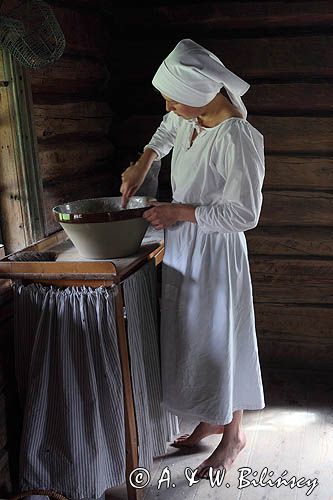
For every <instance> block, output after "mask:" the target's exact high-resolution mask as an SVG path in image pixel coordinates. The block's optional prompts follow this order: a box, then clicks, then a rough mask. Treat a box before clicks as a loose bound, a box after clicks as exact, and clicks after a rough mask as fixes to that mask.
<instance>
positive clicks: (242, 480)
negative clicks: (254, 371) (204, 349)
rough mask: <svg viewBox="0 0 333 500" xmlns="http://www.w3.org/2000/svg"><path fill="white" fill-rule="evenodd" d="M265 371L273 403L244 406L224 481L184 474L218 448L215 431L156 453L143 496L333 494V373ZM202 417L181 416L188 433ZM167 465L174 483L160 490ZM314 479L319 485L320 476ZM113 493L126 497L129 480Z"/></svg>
mask: <svg viewBox="0 0 333 500" xmlns="http://www.w3.org/2000/svg"><path fill="white" fill-rule="evenodd" d="M263 372H264V373H263V375H264V376H263V380H264V392H265V400H266V407H265V408H264V409H263V410H261V411H244V414H243V427H244V431H245V434H246V438H247V444H246V447H245V448H244V450H242V452H241V453H240V454H239V456H238V457H237V459H236V460H235V462H234V464H233V467H232V469H231V470H230V471H228V472H227V473H226V475H225V477H224V478H223V482H222V484H221V485H220V486H215V487H212V486H211V485H210V482H209V481H208V480H200V481H199V482H198V483H197V484H194V485H193V486H191V487H190V486H189V484H188V481H187V480H186V478H185V475H184V469H185V467H190V468H191V469H192V470H194V469H195V468H196V467H197V466H198V465H199V464H200V462H202V461H203V460H204V459H205V458H207V457H208V456H209V455H210V454H211V452H212V451H213V450H214V448H215V447H216V446H217V444H218V443H219V441H220V439H221V437H220V436H218V435H215V436H210V437H208V438H206V439H205V440H204V441H203V442H202V444H201V445H200V446H198V447H197V448H196V449H195V450H192V451H191V450H180V449H176V448H173V447H171V446H169V447H168V450H167V453H166V455H165V456H164V457H158V458H156V459H155V460H154V466H153V469H152V471H150V472H151V481H150V485H149V486H148V487H147V489H146V491H145V497H144V500H152V499H160V500H164V499H167V500H176V499H180V498H183V499H186V500H206V499H207V500H213V499H221V498H223V500H301V499H305V498H310V499H311V500H333V475H332V471H333V451H332V443H333V377H332V374H329V373H328V374H325V373H322V372H309V371H299V370H297V371H292V370H280V371H276V370H273V371H270V370H263ZM197 423H198V422H197V421H195V420H192V419H182V420H181V421H180V430H181V433H182V434H184V433H186V432H191V431H192V430H193V428H194V427H195V425H196V424H197ZM167 468H168V469H169V471H170V474H171V483H170V487H169V488H167V487H166V482H164V483H163V484H162V485H161V488H160V489H158V487H157V485H158V480H159V479H160V478H161V477H162V472H163V471H164V472H165V471H166V470H167ZM245 468H249V469H245ZM265 468H267V473H266V475H265V470H266V469H265ZM285 471H287V472H285ZM246 472H248V474H249V475H248V476H245V473H246ZM255 473H256V475H255ZM269 473H271V476H268V474H269ZM283 473H284V475H283ZM260 475H261V477H262V481H263V484H264V486H258V485H257V486H256V483H252V484H249V485H248V486H247V487H245V486H246V484H247V483H246V480H248V481H253V480H255V481H257V482H258V481H259V478H260ZM282 475H283V477H284V479H285V480H286V482H288V483H289V484H286V485H284V484H282V485H281V486H280V487H277V485H274V482H275V481H276V480H277V479H278V478H279V477H281V476H282ZM293 478H294V481H295V482H296V481H297V480H301V478H304V479H303V481H302V483H300V484H299V487H297V486H294V487H291V486H292V483H291V481H292V479H293ZM269 479H271V481H272V482H273V485H271V486H269V485H268V484H267V483H268V480H269ZM315 479H317V481H318V485H317V486H316V482H314V483H313V481H315ZM172 483H174V484H175V486H174V487H173V486H172ZM304 483H305V484H304ZM228 484H229V487H228V486H227V485H228ZM311 489H312V492H311V494H310V495H309V494H308V495H307V492H309V491H311ZM112 493H114V494H116V496H113V495H112V496H111V497H108V499H109V500H123V499H125V498H126V489H125V485H123V486H122V487H120V488H118V490H117V492H116V490H115V489H112Z"/></svg>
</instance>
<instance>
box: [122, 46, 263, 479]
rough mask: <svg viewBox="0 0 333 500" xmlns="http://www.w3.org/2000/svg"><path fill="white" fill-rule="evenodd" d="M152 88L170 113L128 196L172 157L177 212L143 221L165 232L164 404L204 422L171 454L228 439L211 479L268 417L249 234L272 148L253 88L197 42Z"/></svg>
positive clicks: (178, 54) (202, 471) (210, 461)
mask: <svg viewBox="0 0 333 500" xmlns="http://www.w3.org/2000/svg"><path fill="white" fill-rule="evenodd" d="M152 83H153V85H154V86H155V87H156V88H157V90H158V91H159V92H160V93H161V96H162V97H163V98H164V99H165V102H166V110H167V112H168V113H167V114H166V115H165V116H164V118H163V121H162V123H161V125H160V126H159V128H158V129H157V131H156V132H155V134H154V135H153V137H152V139H151V141H150V142H149V144H147V145H146V146H145V148H144V153H143V154H142V156H141V157H140V159H139V160H138V161H137V162H136V163H135V164H134V165H131V166H130V167H129V168H127V169H126V170H125V172H124V173H123V174H122V185H121V189H120V190H121V193H122V195H123V206H125V205H126V203H127V199H128V197H129V196H131V195H133V194H134V193H135V192H136V191H137V189H138V188H139V187H140V185H141V184H142V182H143V180H144V178H145V176H146V174H147V172H148V170H149V168H150V166H151V164H152V162H153V161H154V160H155V159H160V158H163V156H165V155H166V154H167V153H169V151H170V150H171V149H172V148H173V153H172V164H171V184H172V191H173V201H172V203H158V202H155V203H153V205H154V206H153V208H151V209H149V210H147V211H146V212H145V214H144V217H145V218H146V219H147V220H148V221H149V222H150V223H151V224H152V225H153V226H154V227H155V228H157V229H162V228H163V229H165V256H164V260H163V274H162V307H161V371H162V388H163V404H164V406H165V408H166V409H167V410H169V411H171V412H172V413H174V414H176V415H179V416H189V417H194V418H196V419H198V420H200V423H199V425H198V426H197V427H196V428H195V429H194V431H193V432H192V434H191V435H187V434H186V435H184V436H181V437H179V438H178V439H177V440H176V441H175V442H174V443H173V446H175V447H182V446H193V445H195V444H197V443H198V442H199V441H200V440H201V439H203V438H204V437H206V436H209V435H211V434H223V436H222V439H221V441H220V443H219V445H218V446H217V448H216V449H215V450H214V452H213V453H212V454H211V455H210V456H209V457H208V458H207V459H206V460H205V461H204V462H202V463H201V464H200V465H199V467H198V470H197V476H198V477H206V478H207V477H208V472H209V468H210V467H212V468H213V469H212V470H213V471H214V470H216V469H219V468H225V469H226V470H228V469H230V467H231V465H232V463H233V462H234V460H235V458H236V457H237V455H238V454H239V452H240V451H241V450H242V449H243V448H244V446H245V444H246V438H245V434H244V432H243V429H242V415H243V410H244V409H247V410H260V409H263V408H264V407H265V402H264V394H263V386H262V379H261V371H260V364H259V358H258V348H257V339H256V330H255V317H254V307H253V296H252V283H251V275H250V269H249V260H248V252H247V243H246V238H245V235H244V231H247V230H249V229H252V228H254V227H255V226H256V225H257V224H258V219H259V215H260V211H261V206H262V193H261V189H262V185H263V180H264V175H265V160H264V140H263V136H262V134H261V133H260V132H259V131H258V130H257V129H256V128H254V127H253V126H252V125H251V124H250V123H249V122H248V121H247V120H246V118H247V111H246V108H245V106H244V104H243V102H242V99H241V96H242V95H243V94H244V93H245V92H246V91H247V90H248V88H249V84H247V83H246V82H245V81H244V80H242V79H241V78H239V77H238V76H236V75H235V74H234V73H232V72H231V71H229V70H228V69H227V68H226V67H225V66H224V65H223V63H222V62H221V61H220V59H218V58H217V57H216V56H215V55H214V54H212V53H211V52H210V51H208V50H206V49H205V48H204V47H202V46H200V45H199V44H197V43H195V42H193V41H192V40H189V39H185V40H182V41H181V42H179V43H178V44H177V46H176V47H175V49H174V50H173V51H172V52H171V53H170V54H169V56H168V57H167V58H166V59H165V60H164V61H163V63H162V64H161V66H160V67H159V69H158V71H157V72H156V74H155V76H154V78H153V82H152ZM223 87H225V89H226V91H227V95H228V96H229V98H230V100H229V99H227V98H226V97H224V96H223V95H222V93H221V92H220V90H221V89H222V88H223Z"/></svg>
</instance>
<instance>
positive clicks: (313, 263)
mask: <svg viewBox="0 0 333 500" xmlns="http://www.w3.org/2000/svg"><path fill="white" fill-rule="evenodd" d="M250 267H251V275H252V282H253V297H254V301H255V302H257V303H267V302H269V303H271V304H274V303H280V304H288V303H289V304H290V303H293V304H300V303H301V304H333V262H332V260H329V259H328V260H316V259H311V260H309V259H306V260H305V259H303V260H302V259H297V258H295V259H290V258H272V257H266V256H255V255H254V256H251V257H250Z"/></svg>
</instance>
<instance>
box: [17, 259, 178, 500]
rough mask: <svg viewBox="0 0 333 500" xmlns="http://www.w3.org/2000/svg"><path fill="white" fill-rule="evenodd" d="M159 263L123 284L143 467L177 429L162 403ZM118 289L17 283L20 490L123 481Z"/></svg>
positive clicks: (86, 493)
mask: <svg viewBox="0 0 333 500" xmlns="http://www.w3.org/2000/svg"><path fill="white" fill-rule="evenodd" d="M155 274H156V270H155V265H154V262H151V263H149V264H147V265H145V266H144V267H143V268H141V269H139V270H138V271H137V272H136V273H135V274H133V275H132V276H131V277H129V278H128V279H127V280H126V281H125V282H124V285H123V286H124V298H125V306H126V311H127V322H128V340H129V350H130V357H131V371H132V380H133V388H134V404H135V410H136V416H137V421H138V434H139V436H138V438H139V464H140V466H144V467H147V468H148V469H151V466H152V460H153V458H154V457H155V456H158V455H161V454H163V453H165V451H166V442H167V441H168V440H171V439H172V438H173V436H174V434H176V433H178V432H179V428H178V419H177V417H175V416H174V415H171V414H170V413H168V412H166V411H165V410H164V409H162V407H161V383H160V371H159V338H158V326H157V310H156V309H157V308H156V288H155ZM116 293H118V288H117V287H115V286H114V287H108V288H105V287H100V288H97V289H93V288H90V287H69V288H65V289H61V288H58V287H55V286H42V285H40V284H29V285H22V284H20V283H17V284H16V285H14V324H15V328H14V338H15V364H16V367H15V369H16V376H17V382H18V389H19V395H20V402H21V405H22V408H23V409H24V421H23V429H22V437H21V453H20V480H21V488H22V489H23V490H27V489H31V488H45V489H54V490H56V491H59V492H61V493H63V494H64V495H65V496H66V497H68V498H71V499H97V498H100V497H102V496H103V494H104V492H105V491H106V490H107V489H109V488H112V487H114V486H119V485H120V484H122V483H124V482H125V471H126V457H125V427H124V406H123V386H122V375H121V365H120V359H119V354H118V343H117V331H116V322H115V295H116Z"/></svg>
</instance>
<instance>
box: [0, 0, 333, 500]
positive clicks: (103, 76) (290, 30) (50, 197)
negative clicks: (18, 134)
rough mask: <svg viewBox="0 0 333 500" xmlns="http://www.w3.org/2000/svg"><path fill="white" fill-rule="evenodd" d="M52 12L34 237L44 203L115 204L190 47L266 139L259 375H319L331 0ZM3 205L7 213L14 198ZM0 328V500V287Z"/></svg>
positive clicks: (258, 273)
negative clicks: (226, 84)
mask: <svg viewBox="0 0 333 500" xmlns="http://www.w3.org/2000/svg"><path fill="white" fill-rule="evenodd" d="M50 4H51V5H52V6H53V7H54V9H55V13H56V16H57V18H58V20H59V23H60V25H61V27H62V29H63V31H64V33H65V37H66V42H67V45H66V50H65V53H64V55H63V56H62V57H61V59H60V60H59V61H58V62H56V63H55V64H53V65H50V66H48V67H46V68H44V69H43V70H39V71H29V72H27V78H28V81H29V82H30V85H31V91H32V111H33V119H34V123H35V133H36V137H37V143H38V159H39V168H40V175H41V179H42V186H43V191H42V194H43V202H44V213H45V236H47V235H50V234H52V233H53V232H55V231H57V230H59V229H60V228H59V226H58V225H57V223H56V222H55V221H54V220H53V219H52V217H51V208H52V207H53V206H55V205H57V204H59V203H63V202H65V201H69V200H73V199H79V198H84V197H97V196H115V195H118V191H119V175H120V172H121V171H122V170H123V169H124V168H125V167H126V166H127V165H128V163H129V161H133V160H135V159H136V157H137V155H138V153H139V152H140V151H141V150H142V148H143V146H144V145H145V144H146V143H147V142H148V140H149V139H150V137H151V135H152V133H153V132H154V130H155V129H156V127H157V126H158V124H159V123H160V121H161V117H162V115H163V114H164V113H165V109H164V103H163V102H162V99H161V97H160V96H159V95H158V93H157V92H156V91H155V90H154V89H153V87H152V85H151V79H152V76H153V74H154V72H155V71H156V69H157V67H158V65H159V64H160V62H161V61H162V59H163V58H164V57H165V56H166V55H167V54H168V53H169V52H170V50H171V49H172V48H173V47H174V45H175V44H176V43H177V41H179V40H180V39H181V38H192V39H194V40H195V41H197V42H198V43H202V44H203V45H204V46H206V47H207V48H208V49H210V50H212V51H213V52H215V53H216V54H217V55H218V56H219V57H220V58H221V60H222V61H223V62H224V64H225V65H226V66H227V67H230V69H232V70H233V71H235V73H237V74H239V75H240V76H241V77H243V78H244V79H245V80H246V81H248V82H249V83H250V84H251V88H250V90H249V91H248V93H247V94H246V95H245V96H244V103H245V105H246V106H247V109H248V111H249V116H248V120H249V121H250V123H252V124H253V125H254V126H255V127H256V128H258V129H259V130H260V131H261V132H262V133H263V135H264V138H265V151H266V177H265V182H264V189H263V194H264V202H263V208H262V214H261V218H260V222H259V225H258V226H257V227H256V228H255V229H253V230H251V231H248V232H247V233H246V237H247V241H248V248H249V256H250V265H251V274H252V279H253V296H254V302H255V311H256V325H257V333H258V343H259V352H260V359H261V363H262V367H263V372H264V376H265V374H266V373H268V371H269V370H274V372H275V373H276V374H277V375H276V376H277V380H279V376H281V377H282V378H281V380H282V379H283V374H284V373H287V374H288V373H289V374H290V373H292V376H299V377H303V376H305V375H306V374H309V373H311V375H312V376H313V377H318V380H320V378H321V377H326V376H328V374H329V373H330V374H331V372H332V371H333V338H332V324H333V307H332V306H333V294H332V282H333V272H332V270H333V265H332V257H333V227H332V226H333V220H332V213H333V157H332V154H333V121H332V116H331V115H332V107H333V84H332V77H333V67H332V61H333V58H332V28H331V26H332V18H333V5H332V2H329V1H320V2H315V1H307V2H301V1H300V2H298V1H295V2H280V1H257V2H249V1H239V2H209V3H205V5H203V4H202V2H198V1H192V2H189V1H186V0H182V1H181V0H180V1H179V2H178V3H177V4H175V5H172V3H171V2H169V3H167V2H162V1H156V2H153V3H151V5H149V2H145V3H144V4H143V5H140V7H131V8H129V7H125V6H124V7H121V6H119V4H118V5H115V4H114V3H113V2H107V1H98V2H92V1H89V0H70V1H67V2H61V1H53V2H50ZM5 91H6V90H5V89H4V88H3V87H2V88H1V92H5ZM5 146H6V145H4V144H2V145H1V147H2V148H4V147H5ZM1 168H2V166H1ZM169 172H170V156H168V157H166V158H164V159H163V160H162V169H161V174H160V189H159V194H160V199H161V200H169V199H170V196H171V190H170V182H169ZM1 196H2V197H4V196H10V188H8V189H7V190H6V189H4V186H2V188H1ZM11 203H12V206H13V209H15V206H16V204H18V203H19V199H15V198H11ZM22 246H23V245H22ZM0 329H1V336H0V348H1V371H0V374H1V378H0V387H1V392H0V411H1V417H0V425H1V429H0V449H1V451H0V468H1V471H0V479H1V480H0V490H2V491H4V492H6V491H8V489H10V484H11V482H15V480H16V471H17V469H16V468H15V466H16V465H17V464H16V460H15V457H16V456H17V432H16V431H17V429H18V425H16V420H15V419H13V418H12V417H13V416H15V418H16V417H17V415H16V414H15V384H14V382H13V380H14V379H13V363H12V354H11V353H12V344H11V332H12V303H11V292H10V287H9V283H8V282H1V287H0ZM330 376H331V375H330ZM264 381H265V380H264ZM9 395H10V396H9ZM17 419H18V417H17ZM9 422H10V424H9Z"/></svg>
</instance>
